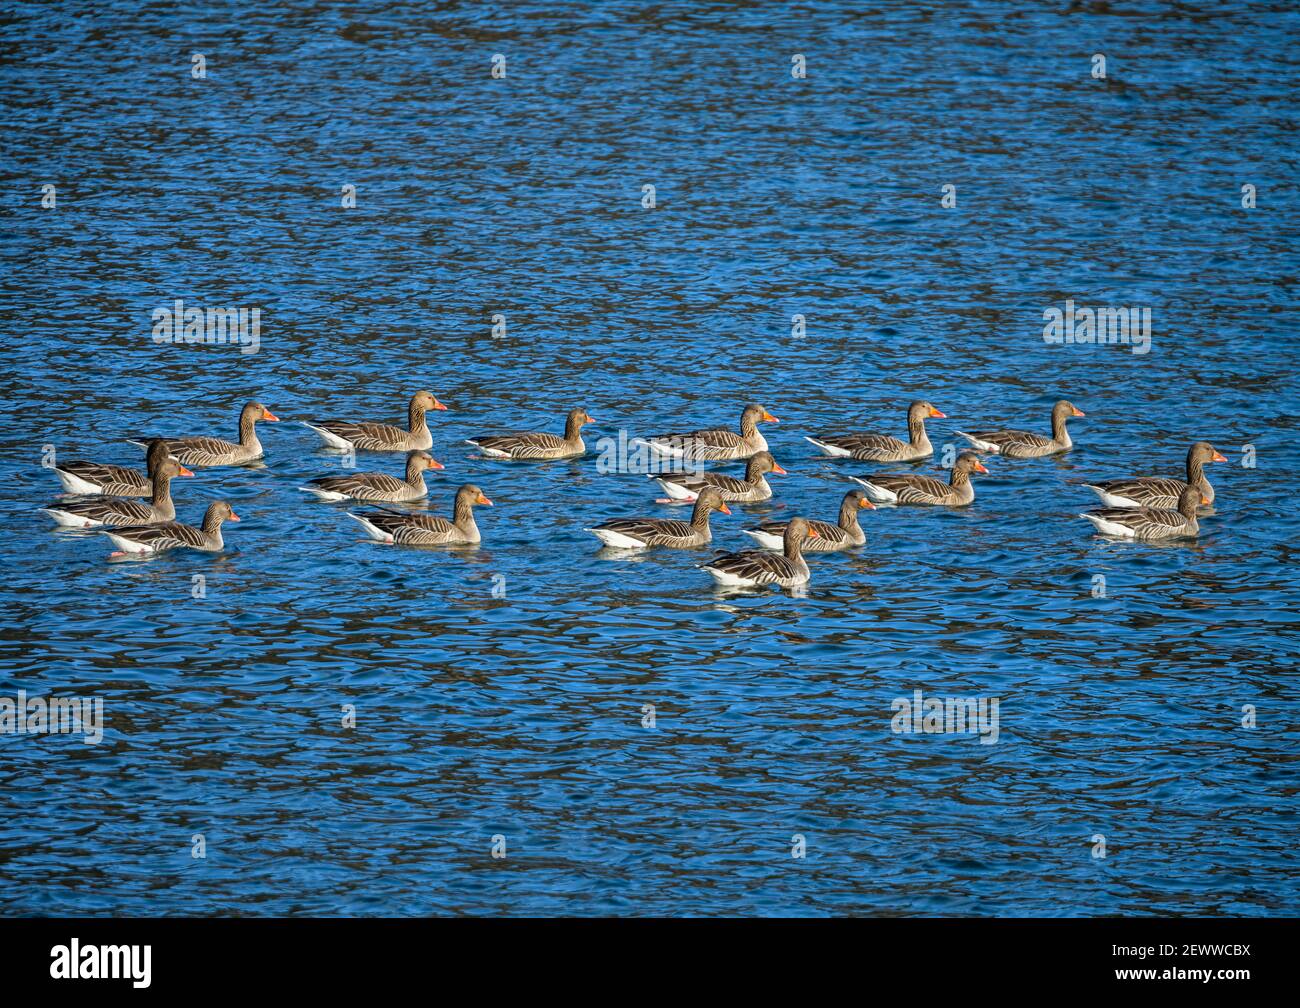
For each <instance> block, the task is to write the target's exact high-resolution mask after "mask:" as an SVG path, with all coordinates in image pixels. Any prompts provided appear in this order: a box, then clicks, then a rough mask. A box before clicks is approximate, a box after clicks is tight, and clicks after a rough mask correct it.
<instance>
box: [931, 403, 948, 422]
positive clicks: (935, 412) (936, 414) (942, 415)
mask: <svg viewBox="0 0 1300 1008" xmlns="http://www.w3.org/2000/svg"><path fill="white" fill-rule="evenodd" d="M930 416H932V417H938V418H939V419H940V420H947V419H948V414H947V413H940V412H939V411H938V410H937V409H935V408H934V407H933V406H931V407H930Z"/></svg>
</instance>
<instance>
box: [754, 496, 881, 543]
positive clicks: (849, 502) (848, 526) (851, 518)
mask: <svg viewBox="0 0 1300 1008" xmlns="http://www.w3.org/2000/svg"><path fill="white" fill-rule="evenodd" d="M863 508H871V509H873V510H874V509H875V505H874V504H872V503H871V501H870V500H869V499H868V498H867V493H866V491H865V490H850V491H849V492H848V493H846V494H845V495H844V500H842V501H841V502H840V520H839V524H838V525H832V524H831V523H830V522H825V521H818V520H817V519H815V518H813V519H810V520H809V521H808V525H809V527H810V528H812V529H813V530H814V531H816V533H817V536H816V538H813V539H809V540H808V541H807V542H806V543H804V547H803V548H804V549H806V550H808V551H809V552H810V553H833V552H835V551H837V550H846V549H849V548H850V547H853V546H861V545H862V544H863V543H864V542H866V541H867V537H866V534H865V533H864V532H863V531H862V526H861V525H860V524H859V523H858V512H859V511H860V510H862V509H863ZM789 524H790V523H789V522H764V523H763V524H762V525H760V526H759V527H758V528H755V529H741V531H742V532H744V533H745V535H747V536H749V537H750V538H752V539H755V540H757V541H758V542H759V544H761V545H763V546H766V547H767V548H768V549H770V550H779V549H781V548H783V547H784V545H785V530H786V528H787V527H788V526H789Z"/></svg>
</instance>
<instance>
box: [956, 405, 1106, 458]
mask: <svg viewBox="0 0 1300 1008" xmlns="http://www.w3.org/2000/svg"><path fill="white" fill-rule="evenodd" d="M1084 415H1085V414H1084V412H1083V411H1082V410H1079V409H1075V407H1074V405H1073V404H1072V403H1068V402H1066V401H1065V400H1064V399H1062V400H1061V401H1060V402H1058V403H1057V404H1056V405H1055V406H1053V407H1052V436H1051V437H1050V438H1045V437H1042V436H1040V435H1038V434H1031V433H1030V432H1029V431H1019V430H996V431H976V432H975V433H973V434H965V433H963V432H962V431H957V432H956V433H957V435H958V436H959V437H964V438H965V439H966V440H967V441H969V442H970V443H971V444H972V445H973V446H974V447H975V448H976V449H978V450H979V451H983V452H992V453H994V454H997V455H1005V456H1006V457H1007V458H1022V459H1024V458H1040V457H1041V456H1043V455H1055V454H1057V453H1058V452H1063V451H1068V450H1069V449H1070V448H1072V447H1074V442H1073V441H1071V440H1070V432H1069V431H1067V430H1066V429H1065V421H1066V420H1067V419H1068V418H1070V417H1081V416H1084Z"/></svg>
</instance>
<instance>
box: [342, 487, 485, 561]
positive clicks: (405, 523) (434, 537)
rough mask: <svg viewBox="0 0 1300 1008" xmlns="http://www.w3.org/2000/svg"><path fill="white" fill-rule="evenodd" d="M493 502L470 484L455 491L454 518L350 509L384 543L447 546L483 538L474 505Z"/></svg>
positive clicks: (372, 534)
mask: <svg viewBox="0 0 1300 1008" xmlns="http://www.w3.org/2000/svg"><path fill="white" fill-rule="evenodd" d="M476 504H487V505H489V506H490V505H491V504H492V502H491V501H490V500H488V499H487V497H485V496H484V495H483V491H482V490H480V489H479V488H478V487H476V486H474V485H473V484H471V483H467V484H466V485H465V486H463V487H461V488H460V489H459V490H458V491H456V503H455V507H454V508H453V511H452V519H451V521H448V520H447V519H446V518H440V517H438V516H437V515H431V514H403V513H398V512H394V511H366V512H353V511H349V512H348V517H349V518H354V519H356V520H357V521H358V522H359V523H360V524H361V527H362V528H364V529H365V530H366V534H367V535H369V536H370V538H371V539H374V540H375V541H376V542H381V543H397V544H399V545H402V546H447V545H452V544H458V543H477V542H481V541H482V536H481V535H480V534H479V530H478V525H477V524H475V522H474V505H476Z"/></svg>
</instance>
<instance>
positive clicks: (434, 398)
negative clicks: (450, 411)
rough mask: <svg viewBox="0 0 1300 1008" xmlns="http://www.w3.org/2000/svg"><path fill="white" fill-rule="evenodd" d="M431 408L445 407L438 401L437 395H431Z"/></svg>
mask: <svg viewBox="0 0 1300 1008" xmlns="http://www.w3.org/2000/svg"><path fill="white" fill-rule="evenodd" d="M433 408H434V409H446V408H447V407H446V406H444V405H443V404H442V403H440V402H438V397H437V396H434V397H433Z"/></svg>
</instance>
